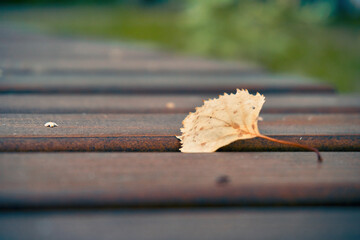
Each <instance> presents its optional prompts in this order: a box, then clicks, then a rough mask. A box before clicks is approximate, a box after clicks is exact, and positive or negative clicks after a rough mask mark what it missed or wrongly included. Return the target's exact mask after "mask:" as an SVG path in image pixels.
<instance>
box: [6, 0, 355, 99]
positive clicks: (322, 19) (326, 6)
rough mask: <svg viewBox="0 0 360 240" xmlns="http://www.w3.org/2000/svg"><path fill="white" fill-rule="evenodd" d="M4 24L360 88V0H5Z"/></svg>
mask: <svg viewBox="0 0 360 240" xmlns="http://www.w3.org/2000/svg"><path fill="white" fill-rule="evenodd" d="M0 21H2V22H17V23H21V24H27V25H28V26H30V27H35V28H37V29H41V30H44V31H47V32H51V33H56V34H71V35H80V36H86V37H97V38H109V39H119V40H122V41H124V40H125V41H132V42H134V41H137V42H146V43H150V44H152V45H153V46H157V47H162V48H166V49H170V50H173V51H178V52H180V53H183V54H192V55H201V56H207V57H212V58H220V59H235V60H236V59H245V60H250V61H255V62H257V63H259V64H261V65H263V66H265V67H266V68H268V69H269V70H270V71H273V72H279V73H295V74H301V75H305V76H309V77H314V78H317V79H319V80H320V81H324V82H329V83H331V84H333V85H334V86H336V87H337V89H338V90H340V91H342V92H357V93H359V92H360V0H327V1H325V0H187V1H181V0H137V1H136V0H134V1H130V0H102V1H100V0H72V1H71V0H65V1H56V0H11V1H10V0H2V1H1V3H0Z"/></svg>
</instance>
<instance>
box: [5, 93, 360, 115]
mask: <svg viewBox="0 0 360 240" xmlns="http://www.w3.org/2000/svg"><path fill="white" fill-rule="evenodd" d="M209 97H210V96H208V97H206V96H201V95H185V96H183V95H161V96H159V95H127V96H124V95H88V94H87V95H63V94H60V95H49V94H45V95H37V94H21V95H19V94H4V95H0V113H58V114H59V113H188V112H193V111H195V107H197V106H201V105H202V104H203V100H205V99H208V98H209ZM261 113H360V96H355V95H353V96H344V95H342V96H339V95H321V96H313V95H293V96H292V95H281V96H278V95H270V96H269V97H267V98H266V103H265V105H264V107H263V109H262V110H261Z"/></svg>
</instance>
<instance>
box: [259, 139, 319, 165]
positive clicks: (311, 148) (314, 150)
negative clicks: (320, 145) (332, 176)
mask: <svg viewBox="0 0 360 240" xmlns="http://www.w3.org/2000/svg"><path fill="white" fill-rule="evenodd" d="M257 137H259V138H263V139H266V140H269V141H272V142H277V143H282V144H287V145H290V146H294V147H299V148H303V149H306V150H309V151H313V152H315V153H316V155H317V158H318V162H320V163H321V162H322V161H323V158H322V157H321V155H320V153H319V150H317V149H316V148H313V147H310V146H306V145H302V144H300V143H295V142H288V141H284V140H278V139H275V138H271V137H268V136H265V135H262V134H259V135H257Z"/></svg>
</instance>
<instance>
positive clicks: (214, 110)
mask: <svg viewBox="0 0 360 240" xmlns="http://www.w3.org/2000/svg"><path fill="white" fill-rule="evenodd" d="M264 102H265V97H264V96H263V95H260V94H259V93H257V94H256V95H252V94H249V92H248V90H239V89H237V91H236V94H230V95H229V94H226V93H225V94H224V95H222V96H219V98H218V99H209V100H208V101H204V105H203V106H201V107H197V108H196V111H195V112H194V113H189V115H188V116H187V117H186V118H185V119H184V121H183V128H181V132H182V135H181V136H178V138H179V139H180V140H181V144H182V148H181V149H180V150H181V152H215V151H216V150H217V149H219V148H221V147H223V146H226V145H228V144H230V143H232V142H234V141H237V140H240V139H250V138H255V137H261V138H264V139H267V140H270V141H274V142H278V143H283V144H289V145H292V146H296V147H302V148H305V149H307V150H312V151H315V152H316V153H317V154H318V159H319V161H321V156H320V154H319V153H318V150H317V149H315V148H312V147H308V146H304V145H301V144H298V143H292V142H287V141H281V140H277V139H273V138H270V137H267V136H265V135H262V134H261V133H260V132H259V129H258V125H257V122H258V119H259V113H260V110H261V108H262V106H263V104H264Z"/></svg>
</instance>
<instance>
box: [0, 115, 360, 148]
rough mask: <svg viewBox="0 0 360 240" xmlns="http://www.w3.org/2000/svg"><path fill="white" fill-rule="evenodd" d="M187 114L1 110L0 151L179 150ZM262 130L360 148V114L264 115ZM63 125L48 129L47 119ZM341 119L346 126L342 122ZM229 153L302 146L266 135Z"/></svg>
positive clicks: (293, 138) (287, 137) (320, 143)
mask: <svg viewBox="0 0 360 240" xmlns="http://www.w3.org/2000/svg"><path fill="white" fill-rule="evenodd" d="M185 116H186V115H184V114H1V115H0V117H1V125H0V150H1V151H178V149H179V147H180V142H179V140H178V139H176V137H175V136H177V135H180V128H181V127H182V124H181V122H182V120H183V119H184V118H185ZM262 116H263V118H264V121H262V122H260V123H259V129H260V131H261V132H262V133H263V134H266V135H270V136H273V137H275V138H278V139H282V140H289V141H295V142H299V143H303V144H307V145H311V146H313V147H317V148H319V149H320V150H323V151H358V150H359V149H360V141H359V139H360V134H359V125H360V115H359V114H345V115H344V114H322V115H311V114H301V115H299V114H295V115H291V114H263V115H262ZM48 121H53V122H56V123H57V124H58V125H59V127H56V128H47V127H44V123H46V122H48ZM339 123H341V124H339ZM223 150H225V151H264V150H265V151H269V150H271V151H279V150H281V151H286V150H300V149H298V148H294V147H291V146H288V145H283V144H278V143H273V142H270V141H268V140H264V139H259V138H255V139H249V140H246V141H237V142H234V143H232V144H230V145H228V146H227V147H224V148H223Z"/></svg>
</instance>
